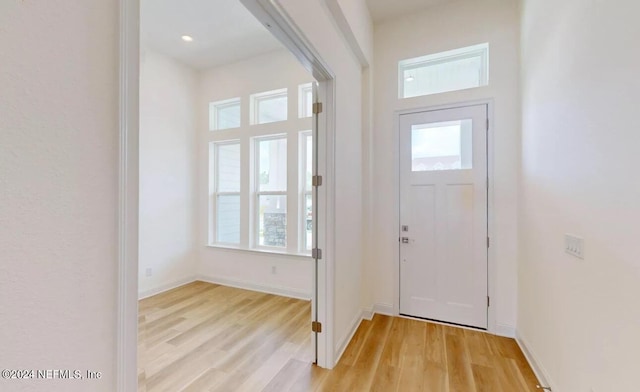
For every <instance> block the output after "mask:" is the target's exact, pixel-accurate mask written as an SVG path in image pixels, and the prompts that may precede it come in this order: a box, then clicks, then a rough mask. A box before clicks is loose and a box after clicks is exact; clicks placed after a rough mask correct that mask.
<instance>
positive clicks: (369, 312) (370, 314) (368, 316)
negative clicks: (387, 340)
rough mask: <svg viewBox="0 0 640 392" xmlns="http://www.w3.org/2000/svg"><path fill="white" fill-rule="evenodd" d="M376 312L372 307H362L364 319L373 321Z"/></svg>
mask: <svg viewBox="0 0 640 392" xmlns="http://www.w3.org/2000/svg"><path fill="white" fill-rule="evenodd" d="M375 314H376V313H375V312H374V311H373V308H372V309H362V319H363V320H369V321H371V320H372V319H373V316H374V315H375Z"/></svg>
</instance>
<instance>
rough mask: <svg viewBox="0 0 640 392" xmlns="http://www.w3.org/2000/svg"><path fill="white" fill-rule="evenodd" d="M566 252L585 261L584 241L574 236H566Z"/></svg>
mask: <svg viewBox="0 0 640 392" xmlns="http://www.w3.org/2000/svg"><path fill="white" fill-rule="evenodd" d="M564 251H565V252H567V253H568V254H570V255H571V256H575V257H577V258H579V259H584V239H582V238H580V237H578V236H576V235H573V234H565V235H564Z"/></svg>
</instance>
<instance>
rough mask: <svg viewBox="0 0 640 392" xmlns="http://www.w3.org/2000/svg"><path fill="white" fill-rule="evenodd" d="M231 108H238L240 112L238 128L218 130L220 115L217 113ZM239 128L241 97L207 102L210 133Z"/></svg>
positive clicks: (240, 123)
mask: <svg viewBox="0 0 640 392" xmlns="http://www.w3.org/2000/svg"><path fill="white" fill-rule="evenodd" d="M231 106H238V110H239V111H240V113H239V119H238V126H236V127H226V128H220V126H219V121H220V115H219V114H218V112H219V111H220V109H224V108H228V107H231ZM239 128H242V98H241V97H236V98H229V99H223V100H221V101H215V102H209V131H210V132H216V131H226V130H229V129H239Z"/></svg>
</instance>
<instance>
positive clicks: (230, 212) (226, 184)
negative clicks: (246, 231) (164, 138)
mask: <svg viewBox="0 0 640 392" xmlns="http://www.w3.org/2000/svg"><path fill="white" fill-rule="evenodd" d="M210 146H211V147H210V149H212V150H213V151H212V152H213V154H211V156H212V157H213V159H212V160H213V162H212V165H211V163H210V166H213V173H214V176H213V177H214V181H213V184H214V189H213V204H214V207H215V242H216V243H220V244H234V245H237V244H239V243H240V142H238V141H234V142H224V143H211V145H210Z"/></svg>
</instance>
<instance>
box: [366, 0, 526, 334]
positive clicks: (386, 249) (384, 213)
mask: <svg viewBox="0 0 640 392" xmlns="http://www.w3.org/2000/svg"><path fill="white" fill-rule="evenodd" d="M518 25H519V24H518V11H517V4H516V2H514V1H511V0H483V1H460V2H452V3H450V4H443V5H438V6H434V7H431V8H428V9H427V10H425V11H422V12H420V13H414V14H412V15H409V16H404V17H401V18H398V19H392V20H390V21H385V22H382V23H380V24H376V25H375V37H374V42H375V48H374V49H375V50H374V52H375V55H374V59H375V60H374V70H375V75H374V79H375V84H374V89H375V99H374V108H375V110H374V113H375V117H374V135H373V137H374V146H375V147H374V152H373V157H374V161H373V165H374V167H373V170H374V173H375V175H374V177H373V178H374V183H373V189H375V195H374V196H373V211H374V212H375V215H374V225H373V231H374V232H373V239H372V242H371V243H372V244H373V250H372V254H373V255H374V257H372V258H370V259H369V260H367V263H368V266H367V269H368V270H369V271H370V273H371V275H372V276H371V278H370V282H369V284H370V291H371V294H370V295H371V298H372V302H373V303H372V304H371V305H376V306H377V307H378V308H381V309H387V311H391V309H392V308H393V307H394V306H396V307H397V300H398V297H397V291H396V290H397V282H396V281H395V279H396V278H397V276H398V275H397V268H398V225H399V222H398V203H399V200H398V184H399V182H398V148H399V147H398V138H397V135H396V134H395V133H394V130H395V128H394V111H396V110H402V109H409V108H419V107H428V106H437V105H442V104H450V103H457V102H465V101H472V100H478V99H487V98H491V99H493V100H494V113H493V114H494V121H493V125H492V126H493V140H494V143H493V147H494V151H493V154H492V155H491V156H490V157H489V159H490V160H492V161H493V171H492V173H490V175H491V176H492V178H493V180H492V187H493V208H492V209H491V210H490V214H491V216H492V219H493V234H492V239H491V249H490V259H491V261H490V271H489V275H490V276H489V279H490V294H491V295H492V301H491V304H492V306H493V307H495V308H494V310H495V316H496V319H495V328H496V329H495V330H496V331H497V332H498V333H501V334H513V333H514V330H515V325H516V292H517V268H516V267H517V261H516V260H517V245H516V244H517V230H516V227H517V191H516V190H517V184H518V182H517V181H518V164H519V159H520V155H519V127H520V116H519V112H520V105H519V90H518V75H519V65H518V61H519V58H518V50H517V48H518V45H519V42H518V33H519V31H518ZM484 42H488V43H489V44H490V67H489V68H490V76H489V78H490V83H489V86H486V87H481V88H476V89H471V90H465V91H459V92H451V93H445V94H438V95H432V96H426V97H416V98H410V99H403V100H399V99H398V81H397V77H398V76H397V75H398V74H397V67H398V61H399V60H403V59H407V58H412V57H417V56H421V55H425V54H432V53H437V52H441V51H446V50H450V49H456V48H461V47H465V46H470V45H474V44H479V43H484ZM490 323H491V320H490ZM490 327H491V325H490Z"/></svg>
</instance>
